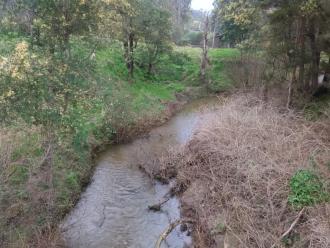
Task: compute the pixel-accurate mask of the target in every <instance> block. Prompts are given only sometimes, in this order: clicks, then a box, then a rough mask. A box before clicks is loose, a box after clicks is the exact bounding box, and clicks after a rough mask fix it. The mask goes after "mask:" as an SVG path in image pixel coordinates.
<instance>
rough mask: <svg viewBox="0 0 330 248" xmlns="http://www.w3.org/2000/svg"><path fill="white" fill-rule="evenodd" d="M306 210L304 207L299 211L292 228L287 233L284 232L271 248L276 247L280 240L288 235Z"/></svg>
mask: <svg viewBox="0 0 330 248" xmlns="http://www.w3.org/2000/svg"><path fill="white" fill-rule="evenodd" d="M304 211H305V208H303V209H302V210H301V211H300V212H299V214H298V216H297V217H296V219H295V220H294V221H293V222H292V224H291V226H290V228H289V229H288V230H287V231H286V232H285V233H283V234H282V236H281V237H280V238H279V239H277V240H276V242H275V243H274V244H273V245H272V246H271V248H274V247H275V246H276V245H277V243H278V242H280V241H281V240H282V239H283V238H285V236H287V235H288V234H289V233H290V232H291V231H292V229H293V228H294V227H295V226H296V225H297V223H298V221H299V219H300V217H301V216H302V214H303V213H304Z"/></svg>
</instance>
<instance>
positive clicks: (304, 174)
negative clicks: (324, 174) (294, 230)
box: [288, 170, 330, 208]
mask: <svg viewBox="0 0 330 248" xmlns="http://www.w3.org/2000/svg"><path fill="white" fill-rule="evenodd" d="M290 190H291V192H290V195H289V199H288V201H289V203H290V204H291V205H292V206H293V207H295V208H302V207H304V206H312V205H314V204H317V203H321V202H324V201H329V199H330V198H329V196H330V195H329V192H327V191H326V186H325V184H324V182H323V181H322V179H321V178H320V177H319V176H317V175H316V174H315V173H314V172H312V171H309V170H299V171H297V172H296V173H295V174H294V175H293V176H292V178H291V180H290Z"/></svg>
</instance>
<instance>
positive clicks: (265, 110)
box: [157, 95, 330, 248]
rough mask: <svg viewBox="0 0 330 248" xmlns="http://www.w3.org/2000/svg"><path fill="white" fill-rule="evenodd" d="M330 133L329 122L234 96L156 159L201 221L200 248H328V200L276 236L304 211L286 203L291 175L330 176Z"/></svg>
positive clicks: (197, 242)
mask: <svg viewBox="0 0 330 248" xmlns="http://www.w3.org/2000/svg"><path fill="white" fill-rule="evenodd" d="M329 133H330V132H329V123H328V122H327V121H325V120H323V121H322V122H307V121H306V120H305V119H304V118H302V117H301V116H300V115H299V114H297V113H294V112H287V111H281V110H280V109H278V108H275V107H273V106H272V105H271V104H266V103H264V102H262V101H261V100H259V99H258V98H256V97H254V96H251V95H239V96H235V97H231V98H229V99H228V100H227V101H226V102H225V103H224V104H223V105H222V106H221V107H220V108H219V109H218V111H216V113H214V114H212V115H210V116H209V117H208V118H207V119H204V120H203V121H202V123H201V124H200V127H199V129H198V132H197V133H196V134H195V135H194V136H193V138H192V140H191V141H190V142H189V143H188V144H187V145H186V146H185V147H183V148H182V150H181V151H179V152H170V153H169V154H168V155H167V156H165V157H164V158H162V159H160V161H158V162H157V163H160V164H161V166H160V168H161V171H160V172H159V173H158V176H159V175H166V173H165V171H166V168H173V167H175V168H177V170H178V175H177V182H178V184H179V185H180V186H181V188H183V189H184V190H185V192H184V193H183V196H182V202H183V208H184V215H186V216H185V217H192V216H194V217H195V218H197V219H198V221H199V225H198V226H195V227H194V229H195V231H194V239H195V246H196V247H235V248H237V247H251V248H252V247H264V248H269V247H272V246H273V247H286V246H289V247H313V248H326V247H330V204H329V203H322V204H319V205H318V206H314V207H308V208H306V209H305V211H304V212H303V213H302V214H301V216H299V220H298V221H297V223H296V224H295V225H294V227H293V228H292V230H290V232H289V233H288V234H287V235H285V237H284V238H283V239H281V240H280V241H279V239H280V238H281V236H282V235H283V234H284V233H285V232H286V231H287V230H288V229H289V228H290V226H291V225H292V223H293V222H294V221H295V220H296V218H297V216H298V214H299V211H300V210H298V209H297V210H295V209H293V208H292V206H290V204H289V203H288V201H287V199H288V194H289V181H290V178H291V176H292V175H293V174H294V172H295V171H297V169H303V168H311V169H313V170H315V171H316V172H317V173H319V174H320V175H321V176H322V177H323V178H325V179H327V180H329V179H330V173H329V172H330V171H329V168H328V167H327V163H329V161H330V142H329V137H330V136H329ZM312 167H313V168H312ZM278 241H279V242H278Z"/></svg>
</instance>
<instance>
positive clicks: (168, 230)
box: [155, 220, 182, 248]
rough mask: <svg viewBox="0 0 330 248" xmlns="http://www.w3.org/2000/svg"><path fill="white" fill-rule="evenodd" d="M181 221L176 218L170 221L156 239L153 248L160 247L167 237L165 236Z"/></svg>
mask: <svg viewBox="0 0 330 248" xmlns="http://www.w3.org/2000/svg"><path fill="white" fill-rule="evenodd" d="M181 223H182V220H176V221H174V222H172V223H171V224H170V225H169V226H168V227H167V228H166V230H165V231H164V232H163V233H162V234H161V235H160V237H159V239H158V240H157V243H156V246H155V248H160V246H161V244H162V242H163V241H164V240H165V239H166V238H167V236H168V235H169V234H170V233H171V232H172V231H173V230H174V229H175V228H176V227H177V226H178V225H180V224H181Z"/></svg>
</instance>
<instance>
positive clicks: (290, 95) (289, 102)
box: [286, 66, 297, 109]
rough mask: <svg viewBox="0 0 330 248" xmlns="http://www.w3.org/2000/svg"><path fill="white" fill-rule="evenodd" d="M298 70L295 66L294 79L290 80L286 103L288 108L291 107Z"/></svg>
mask: <svg viewBox="0 0 330 248" xmlns="http://www.w3.org/2000/svg"><path fill="white" fill-rule="evenodd" d="M296 71H297V67H296V66H295V67H294V68H293V71H292V79H291V80H290V82H289V89H288V101H287V103H286V108H287V109H289V108H290V106H291V103H292V90H293V89H292V87H293V85H294V83H295V82H296V80H297V79H296Z"/></svg>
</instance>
